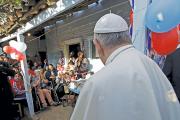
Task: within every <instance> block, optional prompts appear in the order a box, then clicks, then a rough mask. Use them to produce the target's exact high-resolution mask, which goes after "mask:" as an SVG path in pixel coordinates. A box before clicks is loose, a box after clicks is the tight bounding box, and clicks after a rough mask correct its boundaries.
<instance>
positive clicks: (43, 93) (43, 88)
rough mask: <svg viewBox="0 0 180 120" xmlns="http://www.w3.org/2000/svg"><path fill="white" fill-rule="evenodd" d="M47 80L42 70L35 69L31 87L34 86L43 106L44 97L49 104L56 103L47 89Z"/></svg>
mask: <svg viewBox="0 0 180 120" xmlns="http://www.w3.org/2000/svg"><path fill="white" fill-rule="evenodd" d="M48 82H49V81H48V80H47V79H45V75H44V70H43V69H41V70H40V71H36V77H35V81H34V82H33V87H35V88H36V91H37V93H38V96H39V98H40V101H41V103H42V105H43V107H44V108H46V107H47V102H46V99H47V100H48V103H49V104H50V105H57V104H56V103H55V102H54V101H53V99H52V97H51V90H49V86H48V85H47V84H48Z"/></svg>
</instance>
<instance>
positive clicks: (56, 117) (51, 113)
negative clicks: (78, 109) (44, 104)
mask: <svg viewBox="0 0 180 120" xmlns="http://www.w3.org/2000/svg"><path fill="white" fill-rule="evenodd" d="M72 111H73V108H72V107H71V106H67V107H63V106H62V105H60V106H56V107H49V108H47V109H46V110H44V111H41V112H39V113H36V117H35V118H36V119H34V120H69V119H70V116H71V114H72ZM37 118H38V119H37ZM23 120H28V119H27V118H24V119H23Z"/></svg>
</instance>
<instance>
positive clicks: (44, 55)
mask: <svg viewBox="0 0 180 120" xmlns="http://www.w3.org/2000/svg"><path fill="white" fill-rule="evenodd" d="M39 56H40V59H41V63H42V67H43V66H44V60H45V59H47V53H46V52H39Z"/></svg>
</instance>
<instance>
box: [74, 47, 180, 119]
mask: <svg viewBox="0 0 180 120" xmlns="http://www.w3.org/2000/svg"><path fill="white" fill-rule="evenodd" d="M71 120H180V104H179V101H178V100H177V97H176V95H175V93H174V90H173V88H172V86H171V84H170V83H169V81H168V79H167V78H166V77H165V75H164V74H163V73H162V71H161V69H160V68H159V67H158V66H157V65H156V63H155V62H154V61H152V60H151V59H149V58H148V57H146V56H145V55H143V54H142V53H140V52H139V51H137V50H136V49H135V48H133V46H131V45H127V46H124V47H121V48H119V49H117V50H116V51H114V52H113V53H112V54H111V56H110V57H109V58H108V60H107V62H106V65H105V67H104V68H103V69H102V70H101V71H99V72H98V73H96V74H95V75H94V76H92V77H91V78H90V80H88V81H87V83H86V84H85V86H84V87H83V89H82V91H81V93H80V96H79V98H78V101H77V104H76V107H75V110H74V112H73V114H72V116H71Z"/></svg>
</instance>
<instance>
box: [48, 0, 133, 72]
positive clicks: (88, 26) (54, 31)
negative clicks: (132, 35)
mask: <svg viewBox="0 0 180 120" xmlns="http://www.w3.org/2000/svg"><path fill="white" fill-rule="evenodd" d="M129 10H130V5H129V2H128V0H100V2H99V4H93V5H90V6H89V8H88V9H86V10H83V11H79V12H76V13H74V14H73V16H71V17H68V18H66V19H65V20H64V21H60V22H57V23H56V25H52V26H50V27H47V28H46V32H47V31H49V32H48V33H47V34H46V45H47V55H48V59H49V62H51V63H54V64H56V61H57V59H58V56H59V55H58V54H59V51H61V50H62V51H64V49H65V45H64V43H65V41H68V40H72V41H73V39H76V38H77V39H81V40H82V44H83V49H84V50H85V52H86V55H87V56H88V58H89V59H90V62H91V64H92V65H93V71H95V72H96V71H98V70H99V69H100V68H101V67H102V66H103V65H102V63H101V62H100V60H98V59H92V55H91V54H92V47H91V46H92V45H90V44H91V40H92V39H93V29H94V26H95V23H96V22H97V20H98V19H99V18H100V17H101V16H103V15H104V14H107V13H109V12H110V11H111V12H112V13H116V14H119V15H121V16H122V17H123V18H125V19H126V21H129ZM55 26H56V27H55ZM94 64H96V66H94ZM97 64H98V66H97Z"/></svg>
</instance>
